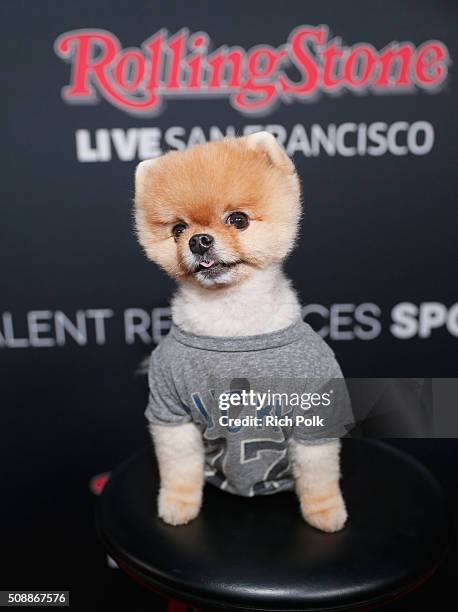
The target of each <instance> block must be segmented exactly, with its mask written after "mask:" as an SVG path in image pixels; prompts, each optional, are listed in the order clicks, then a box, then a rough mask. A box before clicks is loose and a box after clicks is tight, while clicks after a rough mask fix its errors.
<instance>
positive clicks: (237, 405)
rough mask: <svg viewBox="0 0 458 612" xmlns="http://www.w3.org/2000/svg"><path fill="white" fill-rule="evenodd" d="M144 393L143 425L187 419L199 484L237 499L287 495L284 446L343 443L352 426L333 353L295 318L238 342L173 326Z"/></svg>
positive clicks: (154, 356) (289, 477)
mask: <svg viewBox="0 0 458 612" xmlns="http://www.w3.org/2000/svg"><path fill="white" fill-rule="evenodd" d="M336 379H339V380H336ZM149 389H150V394H149V402H148V406H147V409H146V412H145V415H146V417H147V419H148V421H149V422H150V423H151V424H157V425H167V426H174V425H180V424H182V423H188V422H190V421H193V422H194V423H195V424H196V425H197V426H198V427H199V429H200V430H201V432H202V435H203V439H204V446H205V476H206V480H207V482H210V483H212V484H214V485H216V486H218V487H220V488H221V489H224V490H226V491H229V492H231V493H235V494H238V495H244V496H252V495H266V494H270V493H275V492H277V491H283V490H290V489H292V488H293V479H292V473H291V466H290V463H289V460H288V452H287V451H288V440H289V439H291V438H293V439H294V440H296V441H297V442H300V443H303V444H319V443H323V442H326V441H329V440H330V439H334V438H336V437H341V436H343V435H345V433H346V428H345V425H347V424H348V423H349V422H350V421H351V408H350V404H349V400H348V394H347V391H346V387H345V383H344V381H343V378H342V372H341V370H340V368H339V365H338V364H337V361H336V359H335V357H334V353H333V352H332V350H331V349H330V348H329V346H328V345H327V344H326V343H325V341H324V340H323V339H322V338H321V337H320V336H319V335H318V334H316V333H315V332H314V331H313V330H312V329H311V327H310V326H309V325H307V324H306V323H305V322H303V321H302V320H301V319H299V320H297V321H296V322H295V323H293V324H292V325H290V326H289V327H286V328H284V329H281V330H279V331H275V332H272V333H268V334H259V335H256V336H245V337H236V338H232V337H231V338H227V337H224V338H217V337H210V336H198V335H195V334H192V333H189V332H185V331H184V330H182V329H181V328H179V327H177V326H176V325H172V328H171V330H170V332H169V334H168V335H167V336H166V337H165V338H164V339H163V340H162V341H161V343H160V344H159V346H158V347H157V348H156V349H155V350H154V351H153V352H152V355H151V361H150V367H149ZM326 395H327V397H326ZM223 400H224V401H223ZM298 418H299V420H300V419H301V418H302V419H303V422H300V423H298ZM320 419H321V421H320Z"/></svg>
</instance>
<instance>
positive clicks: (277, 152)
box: [244, 132, 295, 174]
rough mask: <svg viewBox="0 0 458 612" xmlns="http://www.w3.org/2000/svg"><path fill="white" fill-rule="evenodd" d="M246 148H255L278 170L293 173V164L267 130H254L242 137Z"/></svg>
mask: <svg viewBox="0 0 458 612" xmlns="http://www.w3.org/2000/svg"><path fill="white" fill-rule="evenodd" d="M244 140H245V142H246V144H247V146H248V148H250V149H255V150H257V151H260V152H262V153H263V154H264V155H266V156H267V158H268V160H269V161H270V163H271V164H272V166H275V167H277V168H280V170H283V171H284V172H287V173H288V174H293V173H294V172H295V168H294V164H293V162H292V161H291V160H290V158H289V157H288V156H287V155H286V153H285V151H284V150H283V148H282V147H281V146H280V145H279V144H278V142H277V139H276V138H275V136H273V134H270V133H269V132H255V133H254V134H250V135H249V136H245V138H244Z"/></svg>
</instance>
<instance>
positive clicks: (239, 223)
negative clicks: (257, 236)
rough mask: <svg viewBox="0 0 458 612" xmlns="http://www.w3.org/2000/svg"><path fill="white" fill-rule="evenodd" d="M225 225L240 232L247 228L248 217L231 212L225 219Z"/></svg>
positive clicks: (242, 213)
mask: <svg viewBox="0 0 458 612" xmlns="http://www.w3.org/2000/svg"><path fill="white" fill-rule="evenodd" d="M226 223H228V224H229V225H233V226H234V227H236V228H237V229H239V230H241V229H245V228H246V227H248V225H249V224H250V220H249V219H248V215H246V214H245V213H244V212H233V213H231V214H230V215H229V216H228V218H227V219H226Z"/></svg>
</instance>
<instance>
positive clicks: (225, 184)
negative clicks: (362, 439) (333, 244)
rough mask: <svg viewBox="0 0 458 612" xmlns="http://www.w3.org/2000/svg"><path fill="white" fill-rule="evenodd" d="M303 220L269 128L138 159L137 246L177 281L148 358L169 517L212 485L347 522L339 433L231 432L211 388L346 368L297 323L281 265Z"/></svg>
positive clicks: (174, 518) (185, 518)
mask: <svg viewBox="0 0 458 612" xmlns="http://www.w3.org/2000/svg"><path fill="white" fill-rule="evenodd" d="M300 216H301V196H300V185H299V180H298V176H297V173H296V171H295V168H294V165H293V163H292V162H291V160H290V159H289V158H288V156H287V155H286V154H285V153H284V151H283V149H282V148H281V147H280V146H279V145H278V144H277V142H276V140H275V138H274V137H273V136H272V135H270V134H268V133H266V132H260V133H256V134H253V135H251V136H247V137H243V138H226V139H224V140H221V141H218V142H211V143H208V144H203V145H198V146H195V147H193V148H191V149H188V150H186V151H184V152H169V153H167V154H165V155H164V156H162V157H159V158H156V159H152V160H147V161H144V162H141V163H140V164H139V165H138V166H137V170H136V175H135V224H136V230H137V234H138V238H139V241H140V243H141V245H142V247H143V249H144V251H145V252H146V255H147V256H148V257H149V258H150V259H151V260H153V261H154V262H156V263H157V264H159V266H161V268H163V269H164V270H165V271H166V272H167V273H168V274H169V275H170V276H172V277H173V278H174V279H176V280H177V281H178V285H179V288H178V290H177V292H176V294H175V296H174V297H173V300H172V330H171V332H170V333H169V334H168V336H167V337H166V338H165V339H164V340H163V341H162V342H161V343H160V344H159V346H158V347H157V348H156V349H155V350H154V351H153V354H152V358H151V365H150V370H149V385H150V399H149V404H148V409H147V412H146V415H147V417H148V419H149V422H150V431H151V434H152V437H153V441H154V447H155V452H156V455H157V459H158V465H159V471H160V477H161V487H160V492H159V499H158V513H159V516H160V517H161V518H162V519H163V520H164V521H165V522H167V523H169V524H171V525H181V524H185V523H187V522H189V521H191V520H192V519H194V518H195V517H196V516H197V515H198V513H199V510H200V507H201V503H202V492H203V487H204V482H205V481H206V480H207V481H208V482H211V483H213V484H216V485H217V486H219V487H220V488H221V489H225V490H227V491H229V492H232V493H236V494H241V495H247V496H250V495H257V494H270V493H274V492H276V491H279V490H285V489H288V488H293V487H294V488H295V490H296V492H297V495H298V497H299V500H300V506H301V511H302V515H303V517H304V519H305V520H306V521H307V522H308V523H309V524H310V525H312V526H314V527H316V528H318V529H321V530H323V531H327V532H334V531H338V530H339V529H341V528H342V527H343V525H344V524H345V521H346V519H347V513H346V509H345V504H344V500H343V498H342V494H341V491H340V487H339V479H340V463H339V451H340V442H339V440H338V439H337V438H331V439H324V440H323V439H321V440H318V441H316V440H315V442H314V443H312V444H309V443H307V441H306V440H301V439H296V438H295V437H294V435H289V434H287V435H285V432H278V431H277V432H273V431H272V432H268V433H269V435H268V436H267V438H266V432H265V431H264V432H261V433H259V432H257V431H254V430H252V431H250V432H249V433H246V432H245V431H243V430H242V431H241V432H238V433H235V432H232V434H231V433H230V432H229V433H228V432H227V431H226V430H225V431H223V429H222V428H218V427H217V426H216V424H215V415H212V414H210V410H209V405H210V404H211V397H209V396H208V397H207V395H206V392H207V391H208V390H209V388H210V387H211V384H210V383H208V380H209V377H211V376H213V377H218V376H227V375H228V376H235V377H239V379H240V377H241V378H242V379H246V377H247V375H248V376H249V375H250V374H251V372H254V373H255V374H256V375H268V374H269V373H270V372H271V371H272V368H273V369H274V370H275V371H276V373H277V374H278V375H280V376H288V375H289V376H303V377H307V376H315V377H319V376H335V377H337V376H342V374H341V372H340V369H339V367H338V365H337V363H336V361H335V359H334V356H333V353H332V351H331V350H330V349H329V347H328V346H327V345H326V344H325V342H324V341H323V340H322V339H321V338H320V337H319V336H318V335H317V334H315V333H314V332H313V331H312V330H311V329H310V327H309V326H308V325H306V323H304V322H303V321H302V320H301V308H300V304H299V302H298V298H297V296H296V293H295V292H294V290H293V288H292V287H291V284H290V282H289V280H288V279H287V278H286V277H285V276H284V274H283V271H282V262H283V260H284V259H285V257H286V256H287V255H288V254H289V253H290V251H291V250H292V248H293V246H294V244H295V241H296V236H297V232H298V225H299V220H300ZM299 350H300V351H301V352H298V351H299ZM247 373H248V374H247ZM259 436H261V437H259ZM262 436H264V437H262ZM247 437H248V438H250V439H249V440H247ZM266 442H267V443H266ZM253 449H254V451H253ZM250 453H251V454H250Z"/></svg>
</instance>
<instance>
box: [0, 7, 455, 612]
mask: <svg viewBox="0 0 458 612" xmlns="http://www.w3.org/2000/svg"><path fill="white" fill-rule="evenodd" d="M0 10H1V20H0V28H1V36H0V41H1V45H2V52H1V54H0V58H1V63H2V68H1V75H2V98H1V105H2V117H3V126H2V132H1V134H2V146H1V168H2V179H1V187H0V193H1V197H2V202H1V204H2V217H1V224H0V237H1V240H0V262H1V263H0V265H1V285H0V360H1V365H0V402H1V412H0V414H1V423H2V424H1V446H2V453H1V461H0V466H1V468H0V469H1V491H2V492H1V513H2V521H1V529H2V551H3V555H2V562H1V563H2V572H1V575H2V578H1V584H0V588H2V589H7V588H30V589H32V588H41V589H45V588H48V589H50V588H70V589H71V590H72V593H73V601H74V602H75V607H76V606H77V603H76V602H78V605H79V606H81V609H83V607H84V609H89V608H90V604H89V603H87V602H86V604H84V606H83V603H82V602H83V598H84V597H85V596H86V597H88V598H89V597H91V596H92V597H93V598H94V601H96V602H98V607H99V608H100V609H102V608H107V607H108V605H109V603H110V602H111V601H115V600H116V601H120V600H121V598H122V597H126V601H127V599H129V600H130V603H129V605H131V606H132V607H134V608H135V607H136V608H138V609H143V607H145V609H146V607H147V606H148V609H149V606H150V602H148V600H146V599H143V598H142V597H143V595H142V594H140V593H139V592H138V591H137V590H136V588H135V587H131V586H130V585H128V584H127V582H125V580H124V579H123V578H122V577H121V576H119V575H118V574H117V573H116V570H108V569H107V567H106V563H105V558H104V553H103V551H102V549H101V547H100V546H99V545H98V543H97V540H96V537H95V534H94V530H93V525H92V508H93V503H94V499H93V496H92V494H91V493H90V492H89V488H88V482H89V480H90V479H91V478H92V477H93V476H94V475H95V474H98V473H101V472H104V471H107V470H110V469H111V468H112V467H113V466H114V465H115V464H116V463H118V462H119V461H120V460H122V459H123V458H124V457H126V456H127V455H129V454H130V453H131V452H132V451H133V450H134V449H136V448H138V447H139V446H141V445H143V444H145V443H146V442H147V436H146V432H145V423H144V419H143V410H144V404H145V399H146V386H145V380H144V379H142V378H141V377H139V376H137V375H136V374H135V371H136V368H137V366H138V364H139V362H140V361H141V360H142V359H143V358H144V357H145V356H146V355H147V354H148V352H149V351H150V350H151V348H152V347H153V346H154V342H155V341H157V340H158V338H159V336H160V334H161V333H165V331H166V329H167V311H166V310H162V309H164V308H166V306H167V303H168V300H169V296H170V293H171V291H172V290H173V284H172V282H171V281H170V280H168V279H167V278H166V277H165V276H164V275H163V274H162V273H161V272H160V271H159V270H157V269H156V268H155V267H154V266H153V265H152V264H150V263H149V262H147V261H146V260H145V259H144V257H143V255H142V253H141V251H140V249H139V247H138V245H137V244H136V241H135V238H134V236H133V231H132V221H131V198H132V195H133V171H134V167H135V165H136V163H137V162H138V160H139V151H138V148H136V147H135V139H136V138H144V139H145V141H148V142H150V143H151V142H152V141H154V142H156V149H157V147H160V148H161V149H162V150H164V151H165V150H167V149H168V148H169V145H168V144H167V143H168V142H170V139H171V137H172V135H175V142H177V135H178V136H179V138H178V140H179V141H180V142H182V143H184V145H183V146H185V145H186V144H187V143H188V142H189V140H191V142H192V141H195V140H196V139H197V140H198V139H199V138H200V137H202V134H203V135H204V136H205V137H207V138H208V137H209V134H210V132H212V133H214V132H215V131H216V128H219V129H220V130H221V131H222V132H225V131H226V129H227V126H232V127H233V129H234V130H235V132H236V133H238V134H242V133H244V132H246V130H247V129H263V128H265V127H266V126H270V128H269V129H272V130H274V131H275V132H276V133H277V134H280V136H281V135H282V134H283V135H284V136H286V145H287V146H289V147H290V151H292V148H293V143H292V135H294V134H295V135H296V136H297V134H299V135H302V136H301V139H300V146H301V147H302V149H301V150H298V151H297V152H296V153H295V155H294V160H295V163H296V164H297V167H298V170H299V172H300V175H301V179H302V184H303V191H304V201H305V211H306V214H305V216H304V222H303V229H302V238H301V242H300V244H299V247H298V249H297V250H296V251H295V253H294V254H293V255H292V257H291V258H290V260H289V261H288V263H287V271H288V273H289V275H290V276H291V277H292V278H293V279H294V282H295V285H296V287H297V289H298V291H299V293H300V296H301V299H302V301H303V303H304V305H305V306H306V307H307V308H306V310H305V312H304V314H305V315H306V316H307V320H308V321H309V322H310V323H311V324H312V325H313V326H314V327H315V328H316V329H317V330H318V331H320V333H322V334H323V335H324V336H325V337H326V338H327V340H328V341H329V342H330V344H331V345H332V347H333V349H334V350H335V352H336V354H337V357H338V359H339V361H340V363H341V365H342V369H343V371H344V373H345V374H346V375H347V376H372V377H374V376H420V377H423V376H440V377H447V376H456V372H457V368H456V365H457V361H456V354H457V353H456V349H457V336H458V306H457V305H456V302H457V292H456V263H457V245H456V236H457V224H458V209H457V206H456V192H457V190H456V159H457V156H456V146H455V139H456V107H457V90H456V82H455V79H454V65H453V63H454V62H455V61H456V59H455V58H456V57H457V55H458V54H457V37H456V21H457V16H458V15H457V10H456V4H455V3H453V2H452V1H450V2H447V1H445V0H442V1H439V2H428V1H426V0H423V1H419V0H416V1H414V0H403V1H402V2H398V1H391V0H385V1H384V2H371V3H368V2H363V1H359V0H354V1H353V2H351V3H347V2H339V1H337V0H336V1H331V0H324V1H320V2H309V1H306V2H304V1H292V0H289V1H286V2H282V3H278V2H269V1H266V0H264V1H262V2H261V1H257V0H252V1H251V2H235V1H233V2H230V3H223V2H221V3H219V2H171V1H167V2H165V1H162V2H152V1H148V0H144V1H141V0H135V1H132V2H120V1H118V0H116V1H114V0H112V1H110V2H108V1H101V0H99V1H96V2H94V1H93V0H91V1H89V0H84V1H83V0H80V1H79V2H76V3H71V2H59V1H57V0H56V1H51V0H47V1H42V2H32V1H29V2H22V1H21V2H19V1H16V2H13V1H7V2H3V3H2V5H1V9H0ZM321 24H325V25H327V26H328V28H329V34H328V39H331V38H333V37H338V38H340V39H341V43H342V44H343V45H346V46H352V45H355V44H358V43H370V44H371V45H373V47H374V48H375V50H376V51H380V50H382V49H384V48H385V47H387V46H388V45H390V44H391V43H393V42H396V41H399V42H401V43H406V42H409V43H410V44H411V45H412V46H413V48H414V49H418V48H419V47H420V46H421V45H422V44H424V43H427V41H439V42H440V44H441V45H442V47H443V48H446V50H447V52H448V55H449V60H448V61H447V62H446V63H444V64H443V65H442V69H443V70H445V76H444V78H443V79H441V82H440V83H438V84H437V86H434V87H429V88H428V87H422V86H419V85H418V84H417V85H415V86H413V87H411V88H409V89H408V90H407V91H401V89H400V88H399V87H393V88H391V89H392V90H391V92H390V94H388V95H387V94H385V95H381V93H380V92H376V91H374V89H371V88H370V87H365V88H363V91H360V92H356V93H355V92H350V91H346V90H345V89H344V90H342V91H341V92H340V94H339V95H330V94H328V93H326V92H321V94H320V95H317V96H315V97H314V98H313V99H310V100H307V101H306V102H303V103H302V102H300V101H297V100H291V101H290V102H289V103H286V101H284V100H282V101H280V102H278V103H277V104H276V105H273V106H272V107H270V108H267V109H264V112H263V113H259V114H246V113H245V114H244V113H242V112H240V111H239V110H238V109H236V108H234V107H233V105H232V104H231V101H230V100H229V97H228V96H227V95H222V96H219V97H208V96H207V97H205V96H202V95H201V93H199V91H197V93H193V94H192V95H188V96H186V97H183V96H181V97H180V96H175V97H172V98H170V99H167V100H166V101H165V103H164V104H163V106H162V108H161V109H160V112H156V113H155V114H152V113H149V114H148V113H146V114H138V113H137V114H131V113H130V114H129V113H126V112H125V111H124V110H123V109H122V108H119V107H117V106H115V105H113V104H111V103H110V102H109V101H107V100H106V99H105V98H104V96H103V93H102V92H101V91H100V87H99V89H98V91H96V94H95V96H94V99H93V100H92V103H90V104H88V103H87V102H88V101H87V100H79V101H78V100H75V99H73V100H71V102H72V103H69V101H68V100H67V101H66V100H65V99H64V98H63V97H62V95H61V92H62V89H63V88H65V87H66V86H68V84H69V83H70V80H71V78H72V77H71V72H72V65H71V63H69V62H68V61H65V58H63V57H62V55H63V52H62V51H61V52H60V53H59V49H58V43H56V47H54V45H55V41H56V40H57V39H58V38H59V37H60V36H61V35H63V34H65V33H66V32H70V31H73V30H78V29H84V30H86V31H87V30H89V29H92V30H105V31H107V32H109V33H111V34H112V35H114V36H116V37H117V38H118V39H119V41H120V43H121V45H122V47H123V48H124V49H126V48H129V47H136V48H139V47H140V46H141V44H142V43H143V41H145V40H146V39H147V38H148V37H150V36H152V35H153V34H155V33H156V32H158V31H159V30H161V29H162V28H164V29H166V30H167V31H168V34H167V35H168V36H171V35H173V34H174V33H176V32H178V31H179V30H180V29H181V28H183V27H186V28H188V30H189V33H190V34H193V33H196V32H206V33H207V34H208V36H209V38H210V40H211V45H212V49H213V50H215V49H218V48H219V47H221V46H224V45H227V46H231V47H232V46H239V47H240V48H242V49H245V50H249V49H251V48H252V47H254V46H256V45H264V46H265V45H271V46H272V47H275V48H277V47H279V46H280V45H284V44H285V43H286V41H287V40H288V37H289V35H290V33H291V32H292V31H294V30H295V29H296V28H298V27H299V26H303V25H310V26H313V27H317V26H319V25H321ZM67 59H68V58H67ZM288 74H289V75H290V78H291V79H295V80H298V79H299V78H300V76H301V75H300V74H299V73H298V72H297V71H296V72H295V71H294V69H291V71H290V72H288ZM96 90H97V88H96ZM82 102H86V103H82ZM377 122H382V123H384V124H386V126H385V127H384V128H383V129H382V131H381V133H382V140H383V138H385V140H386V136H387V133H388V132H389V130H390V127H391V134H392V136H393V134H395V132H396V138H395V139H393V137H390V138H391V140H390V138H389V139H388V144H386V147H387V150H386V151H385V152H383V148H384V147H385V144H383V143H384V142H385V141H383V143H382V145H380V147H381V148H380V149H379V150H378V153H379V154H378V155H377V154H370V152H369V149H370V147H371V146H372V147H374V146H375V145H374V143H373V142H372V143H371V142H366V141H365V139H364V132H365V131H366V130H367V131H368V132H369V131H370V130H371V129H372V130H374V129H375V128H374V127H372V128H371V127H370V126H373V125H374V124H375V123H377ZM397 122H403V123H402V125H401V124H400V127H399V129H398V130H397V128H393V127H392V126H393V125H394V124H396V123H397ZM348 123H351V124H354V126H359V127H357V128H356V127H354V126H353V127H348V129H347V128H343V127H342V126H343V125H344V124H348ZM425 125H426V127H425ZM247 126H258V127H257V128H256V127H255V128H253V127H252V128H248V127H247ZM272 126H277V127H272ZM295 126H296V127H295ZM297 126H299V127H297ZM330 126H331V127H330ZM332 126H335V130H336V131H339V130H340V132H339V133H340V134H341V135H342V134H343V131H344V129H347V134H346V136H345V138H344V139H343V142H337V144H336V142H335V141H334V142H333V143H332V142H331V144H329V143H328V150H326V149H325V148H324V147H323V146H319V145H317V144H316V141H315V140H314V138H316V133H317V131H319V130H320V128H321V130H322V131H323V132H324V133H325V134H328V135H329V134H330V135H331V136H330V138H331V139H332V133H333V129H334V128H333V127H332ZM412 126H414V127H412ZM146 128H154V129H153V131H151V132H146V131H145V129H146ZM172 128H176V129H175V130H174V129H172ZM356 129H357V130H358V134H359V136H357V135H356V134H355V133H354V130H356ZM142 130H143V131H142ZM229 130H230V128H229ZM412 130H413V132H412ZM425 130H426V131H425ZM415 131H417V133H416V132H415ZM78 134H79V136H78ZM409 134H410V135H409ZM425 135H426V137H427V138H430V139H431V135H432V138H433V140H432V141H431V144H430V146H427V143H426V144H425V142H424V137H425ZM414 136H415V138H414ZM358 138H359V139H361V140H357V139H358ZM417 138H418V139H417ZM78 139H79V141H78ZM129 139H130V140H129ZM422 139H423V140H422ZM297 142H298V141H297ZM120 143H121V144H122V143H123V146H121V144H120ZM129 143H130V144H129ZM132 143H133V144H132ZM313 143H315V144H313ZM412 143H413V144H412ZM356 146H357V147H358V150H355V147H356ZM297 147H298V148H299V145H297ZM333 147H335V151H334V153H333V152H332V151H333ZM380 151H382V153H383V154H380ZM140 156H141V151H140ZM104 157H105V159H106V158H109V159H106V161H102V159H103V158H104ZM91 159H92V161H91ZM72 325H73V327H72ZM161 330H162V331H161ZM398 444H400V445H404V446H408V448H409V450H410V451H411V452H413V453H414V454H417V455H418V456H420V457H421V458H423V460H424V461H426V463H428V464H429V465H430V467H431V468H432V469H433V470H434V471H435V473H436V474H437V476H438V477H439V478H440V479H441V480H442V482H443V483H444V485H445V486H446V489H447V491H448V494H449V495H450V497H451V498H453V496H454V495H455V490H456V489H455V487H456V469H455V468H456V459H455V454H454V453H455V452H456V450H457V446H456V442H455V441H453V440H448V441H447V442H445V441H441V440H438V441H429V442H426V441H425V442H422V441H410V442H409V443H407V442H406V443H402V442H399V441H398ZM447 571H448V572H449V573H448V574H444V575H442V578H440V579H441V580H442V581H443V583H441V584H442V586H441V588H442V587H443V585H444V584H446V583H447V582H448V581H450V580H451V576H452V575H454V576H455V578H456V569H455V566H453V564H451V565H449V566H448V569H447ZM428 588H430V587H428ZM431 588H432V587H431ZM432 593H433V591H431V592H430V596H431V598H433V597H434V594H432ZM424 596H426V595H424ZM94 606H95V604H94Z"/></svg>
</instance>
